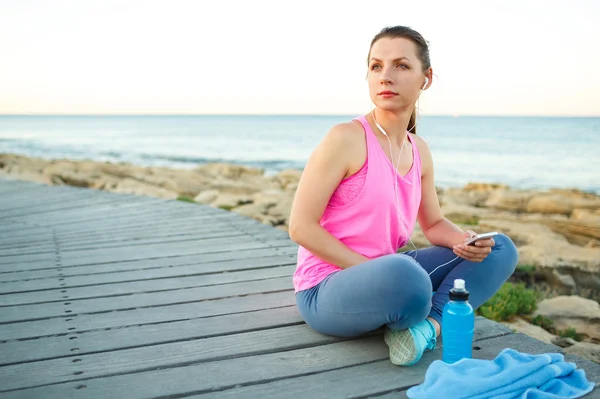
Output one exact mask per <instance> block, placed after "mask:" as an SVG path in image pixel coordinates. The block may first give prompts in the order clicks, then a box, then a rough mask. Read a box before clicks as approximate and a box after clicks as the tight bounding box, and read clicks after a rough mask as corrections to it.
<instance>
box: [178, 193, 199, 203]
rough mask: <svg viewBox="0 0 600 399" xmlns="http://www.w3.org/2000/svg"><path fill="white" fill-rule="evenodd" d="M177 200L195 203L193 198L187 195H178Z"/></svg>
mask: <svg viewBox="0 0 600 399" xmlns="http://www.w3.org/2000/svg"><path fill="white" fill-rule="evenodd" d="M177 201H183V202H193V203H196V201H194V199H193V198H191V197H188V196H187V195H180V196H179V197H177Z"/></svg>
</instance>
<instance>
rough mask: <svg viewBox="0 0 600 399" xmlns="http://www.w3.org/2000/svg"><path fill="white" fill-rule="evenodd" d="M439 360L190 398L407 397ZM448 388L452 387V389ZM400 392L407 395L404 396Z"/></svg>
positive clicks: (436, 356)
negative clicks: (408, 391) (431, 366)
mask: <svg viewBox="0 0 600 399" xmlns="http://www.w3.org/2000/svg"><path fill="white" fill-rule="evenodd" d="M477 345H478V346H479V347H481V350H479V351H474V357H476V358H479V359H493V358H494V357H496V356H497V355H498V353H499V352H500V351H501V350H502V349H504V348H506V347H511V348H513V349H515V350H518V351H521V352H526V353H533V354H540V353H548V352H556V351H557V349H558V348H557V347H555V346H553V345H548V344H544V343H542V342H540V341H537V340H534V339H532V338H530V337H526V336H523V335H521V334H516V335H514V334H510V335H507V336H503V337H499V338H494V339H489V340H485V341H479V342H478V343H477ZM440 359H441V349H440V348H438V349H436V350H435V351H432V352H427V353H425V354H424V356H423V358H422V359H421V361H420V362H419V363H417V364H416V365H414V366H411V367H396V366H394V365H392V364H391V363H390V362H389V361H387V360H383V361H378V362H374V363H370V364H366V365H359V366H354V367H346V368H342V369H339V370H333V371H328V372H324V373H319V374H312V375H308V376H300V377H297V378H287V379H281V380H278V381H274V382H270V383H264V384H260V385H250V386H245V387H239V388H233V389H227V390H223V391H219V392H211V393H207V394H206V395H193V396H190V398H195V399H200V398H204V397H211V398H234V397H236V398H241V397H244V398H246V397H247V398H280V397H281V393H282V392H285V397H286V398H315V399H318V398H331V397H345V398H364V397H374V398H375V397H376V398H399V397H406V394H405V390H406V389H408V388H410V387H411V386H414V385H418V384H420V383H421V382H422V381H423V378H424V376H425V371H426V369H427V367H428V366H429V365H430V364H431V362H432V361H434V360H440ZM568 359H570V358H568ZM589 363H591V362H588V361H581V360H579V361H578V362H577V364H578V365H579V367H585V368H586V369H587V368H588V367H589V366H591V367H592V368H593V371H592V372H591V373H590V374H589V375H588V378H589V379H590V380H591V381H594V382H598V381H600V375H599V371H598V370H599V369H600V365H597V364H589ZM449 389H452V388H451V387H449ZM457 389H458V387H457ZM392 390H395V392H390V391H392ZM401 392H404V393H403V394H401ZM386 393H387V394H386ZM589 397H590V398H591V397H592V396H589ZM586 398H588V396H586Z"/></svg>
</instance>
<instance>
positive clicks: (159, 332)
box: [0, 306, 304, 366]
mask: <svg viewBox="0 0 600 399" xmlns="http://www.w3.org/2000/svg"><path fill="white" fill-rule="evenodd" d="M299 324H304V321H303V320H302V319H301V318H300V315H299V314H298V310H297V308H296V306H286V307H282V308H275V309H266V310H257V311H251V312H245V313H235V314H228V315H222V316H214V317H206V318H198V319H191V320H184V321H176V322H170V323H161V324H150V325H142V326H131V327H127V328H118V329H113V330H100V331H88V332H83V333H80V332H79V331H76V330H77V328H76V327H69V328H72V330H69V331H68V333H71V334H74V333H75V332H77V337H78V339H77V347H78V348H79V350H78V351H77V352H76V354H74V353H73V352H71V349H72V348H73V345H74V342H73V341H72V340H70V339H69V338H70V336H72V335H61V336H53V337H44V338H38V339H28V340H24V341H11V342H6V343H4V344H0V348H1V349H0V350H1V351H2V357H0V366H5V365H9V364H19V363H25V362H31V361H38V360H50V359H54V358H59V357H67V356H71V357H78V356H81V355H85V354H91V353H99V352H109V351H116V350H121V349H128V348H137V347H141V346H148V345H156V344H162V343H169V342H178V341H187V340H191V339H200V338H208V337H214V336H222V335H228V334H237V333H242V332H250V331H256V330H263V329H266V328H278V327H284V326H291V325H299Z"/></svg>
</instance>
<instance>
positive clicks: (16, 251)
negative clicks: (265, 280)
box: [0, 227, 262, 257]
mask: <svg viewBox="0 0 600 399" xmlns="http://www.w3.org/2000/svg"><path fill="white" fill-rule="evenodd" d="M252 229H253V228H252V227H248V228H247V230H248V231H247V232H244V231H241V230H239V229H222V230H221V231H216V232H204V231H202V230H201V229H196V230H195V231H193V232H189V233H179V234H172V235H168V236H161V235H160V234H159V235H158V236H156V237H148V238H140V239H127V238H126V237H121V238H120V239H114V240H106V241H91V242H89V241H88V242H78V243H73V244H62V243H60V241H61V240H59V243H58V247H60V251H61V253H62V254H63V255H68V254H69V252H71V251H87V250H94V249H100V250H103V249H109V248H122V247H126V248H130V247H133V246H144V245H155V244H168V243H179V242H188V241H198V242H199V243H201V242H202V240H206V239H211V238H224V237H236V236H250V235H252V233H254V234H257V235H260V234H261V232H262V230H260V229H254V230H252ZM116 238H118V237H116ZM48 244H49V245H47V246H43V247H40V246H39V245H35V246H28V245H21V246H16V247H15V246H13V247H11V248H8V249H0V257H8V256H24V255H34V254H39V253H44V251H46V252H54V250H55V246H54V245H53V244H52V241H50V242H49V243H48Z"/></svg>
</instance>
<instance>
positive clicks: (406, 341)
mask: <svg viewBox="0 0 600 399" xmlns="http://www.w3.org/2000/svg"><path fill="white" fill-rule="evenodd" d="M383 339H384V341H385V343H386V344H387V346H388V347H389V348H390V361H391V362H392V363H393V364H395V365H396V366H410V365H412V364H414V363H415V362H416V361H417V360H418V359H417V348H416V346H415V340H414V339H413V336H412V334H411V333H410V331H409V330H408V329H406V330H401V331H391V330H389V329H386V330H385V332H384V334H383Z"/></svg>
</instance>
